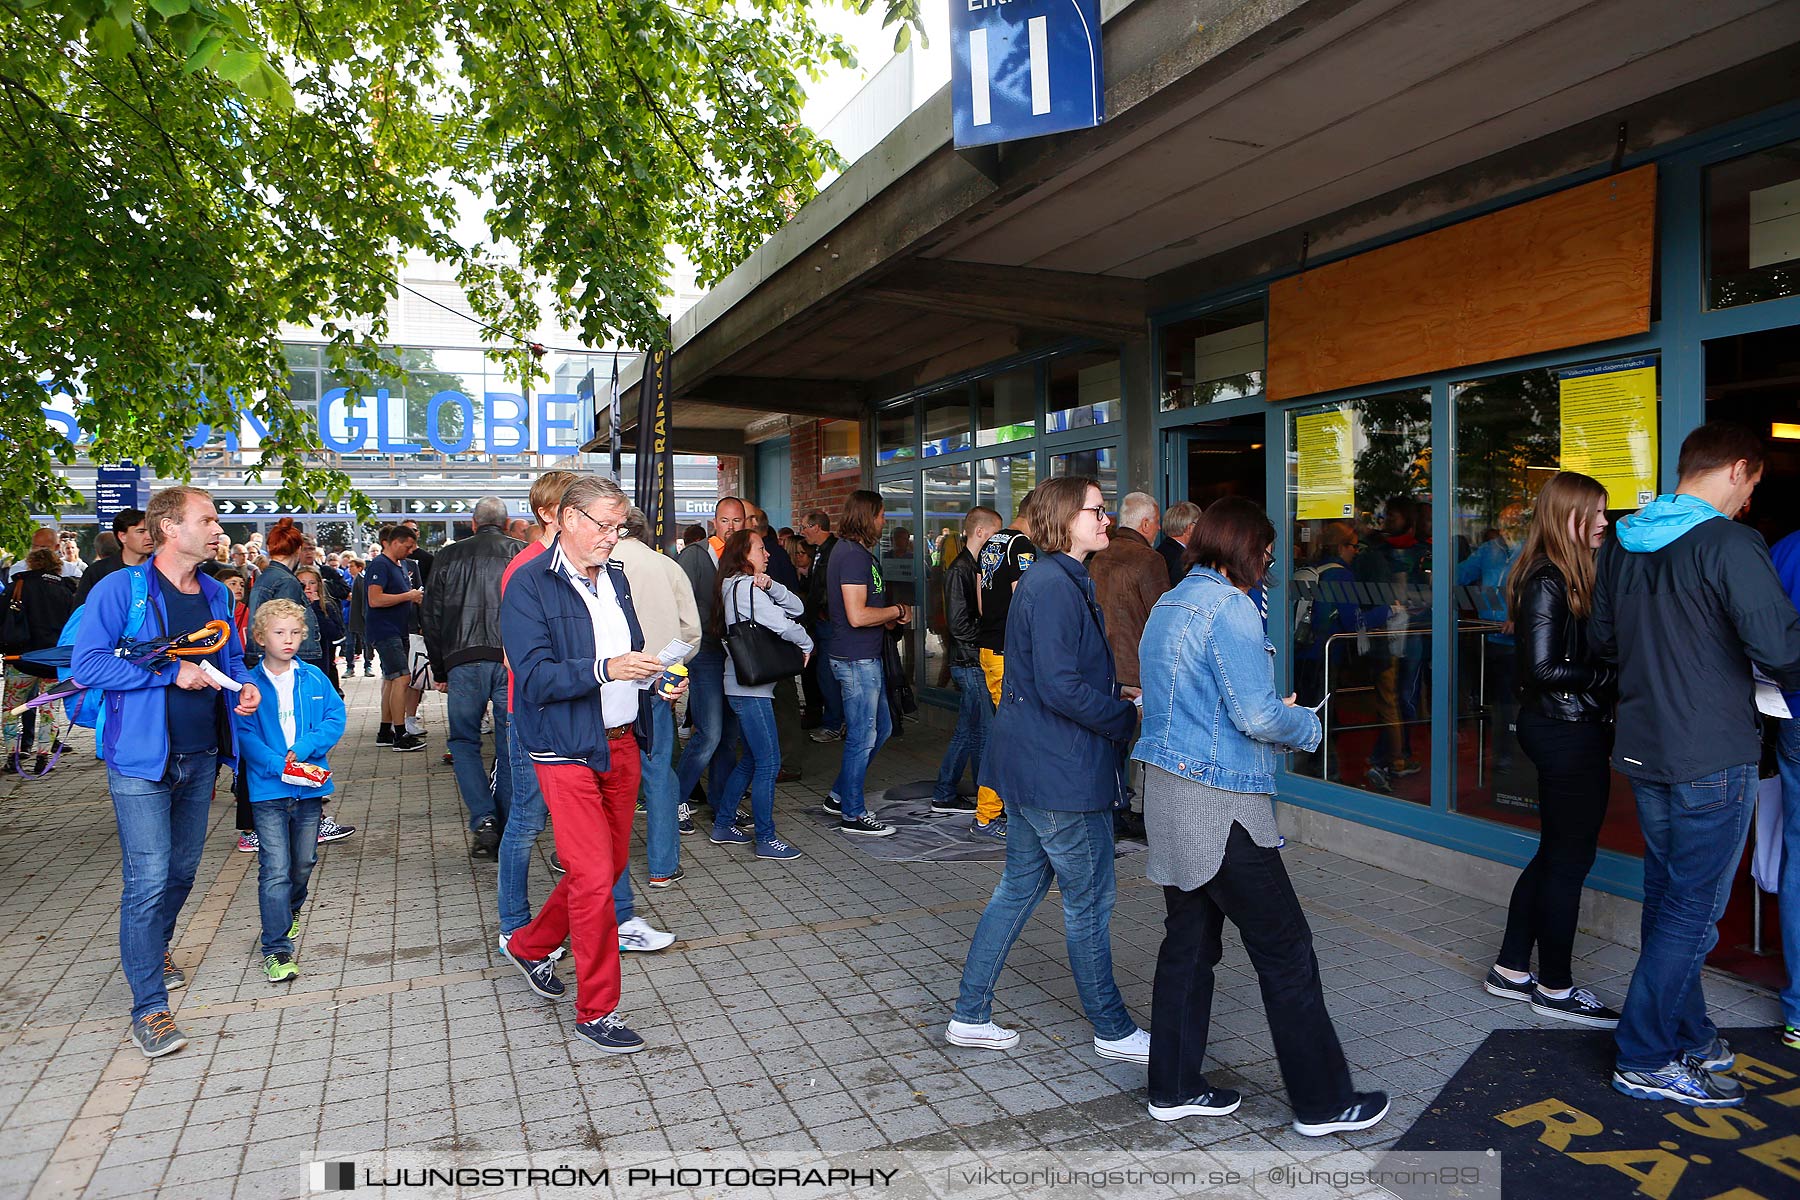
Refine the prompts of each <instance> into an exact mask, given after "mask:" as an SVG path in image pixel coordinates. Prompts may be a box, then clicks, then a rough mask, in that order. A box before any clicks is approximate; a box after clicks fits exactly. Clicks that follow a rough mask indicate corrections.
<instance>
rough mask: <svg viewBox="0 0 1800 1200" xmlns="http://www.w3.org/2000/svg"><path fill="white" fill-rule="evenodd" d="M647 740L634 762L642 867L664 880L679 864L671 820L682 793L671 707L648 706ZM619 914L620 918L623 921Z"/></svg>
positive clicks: (676, 834)
mask: <svg viewBox="0 0 1800 1200" xmlns="http://www.w3.org/2000/svg"><path fill="white" fill-rule="evenodd" d="M650 743H651V745H652V746H653V747H654V749H652V750H641V749H640V750H639V751H638V763H639V765H640V766H641V767H642V768H643V783H642V784H641V785H640V786H641V787H642V788H643V796H644V868H645V870H647V871H649V872H650V878H652V879H667V878H668V877H669V876H671V875H673V874H674V873H675V871H676V869H677V868H679V867H680V866H681V830H680V829H679V827H678V823H677V821H676V819H675V806H676V805H677V804H678V803H680V802H681V800H683V799H684V798H685V793H684V794H681V795H678V794H677V793H676V791H675V789H676V786H677V784H676V782H675V768H674V766H673V765H672V764H673V762H674V760H675V746H676V741H675V706H674V705H673V704H665V703H663V702H662V701H660V700H659V701H657V702H656V703H655V704H652V705H651V706H650ZM625 889H626V891H625V895H626V903H627V904H629V903H630V896H631V890H630V889H631V885H630V884H629V883H627V884H625ZM628 916H629V914H627V916H626V917H620V918H619V919H620V920H621V921H623V920H627V919H628Z"/></svg>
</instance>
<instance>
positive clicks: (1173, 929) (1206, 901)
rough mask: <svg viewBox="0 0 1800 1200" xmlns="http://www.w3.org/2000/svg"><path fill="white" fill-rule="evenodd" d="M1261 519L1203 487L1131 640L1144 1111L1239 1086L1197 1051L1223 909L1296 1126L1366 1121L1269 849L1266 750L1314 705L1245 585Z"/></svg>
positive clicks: (1312, 744) (1162, 1115)
mask: <svg viewBox="0 0 1800 1200" xmlns="http://www.w3.org/2000/svg"><path fill="white" fill-rule="evenodd" d="M1274 542H1275V528H1274V526H1272V525H1270V524H1269V519H1268V517H1266V516H1265V515H1263V511H1262V509H1260V508H1258V507H1257V506H1256V505H1255V504H1252V503H1251V502H1250V501H1248V500H1243V499H1239V498H1236V497H1232V498H1227V499H1223V500H1219V501H1216V502H1214V504H1213V505H1212V507H1210V508H1208V509H1207V510H1206V511H1205V512H1204V513H1202V514H1201V516H1200V520H1199V522H1198V523H1197V524H1196V525H1195V526H1194V534H1193V537H1192V538H1191V539H1189V541H1188V551H1187V556H1186V561H1187V563H1188V564H1189V571H1188V573H1187V575H1186V576H1184V577H1183V578H1182V581H1181V582H1180V583H1179V584H1177V585H1176V586H1175V588H1174V590H1173V591H1170V592H1168V593H1167V594H1165V595H1164V596H1163V598H1162V599H1161V600H1159V601H1158V602H1157V603H1156V606H1155V607H1154V608H1152V609H1151V610H1150V619H1149V621H1148V622H1146V624H1145V626H1144V636H1143V640H1142V641H1141V642H1140V643H1139V651H1138V658H1139V662H1140V670H1139V677H1140V679H1141V681H1142V683H1143V688H1144V697H1143V702H1144V723H1143V732H1142V735H1141V736H1140V737H1139V739H1138V743H1137V748H1136V750H1134V751H1133V753H1132V757H1133V758H1136V759H1138V760H1140V761H1141V762H1143V763H1144V764H1145V771H1144V825H1145V828H1146V831H1147V833H1148V837H1149V842H1150V861H1149V863H1148V864H1147V867H1146V873H1147V874H1148V875H1149V877H1150V880H1151V882H1153V883H1160V884H1162V885H1163V899H1164V901H1165V903H1166V904H1167V906H1168V918H1167V920H1166V921H1165V922H1164V928H1165V929H1166V930H1167V932H1166V934H1165V936H1164V938H1163V944H1162V950H1161V951H1160V952H1159V953H1158V955H1157V959H1156V984H1155V988H1154V990H1153V992H1152V996H1151V1013H1150V1016H1151V1023H1152V1025H1153V1027H1154V1028H1155V1029H1156V1039H1155V1041H1154V1042H1153V1043H1152V1045H1151V1048H1150V1115H1151V1116H1152V1117H1154V1118H1156V1119H1157V1120H1159V1121H1174V1120H1177V1119H1179V1118H1181V1117H1190V1116H1222V1115H1224V1114H1226V1113H1231V1112H1235V1111H1236V1110H1237V1107H1238V1103H1239V1099H1240V1097H1239V1095H1238V1093H1237V1092H1236V1091H1233V1090H1232V1089H1231V1088H1223V1087H1214V1086H1212V1085H1211V1084H1209V1083H1208V1082H1207V1081H1206V1075H1205V1074H1204V1072H1203V1070H1202V1067H1203V1065H1204V1060H1205V1058H1206V1040H1207V1034H1208V1029H1209V1025H1210V1022H1211V1019H1212V1000H1213V965H1214V964H1215V963H1217V962H1218V961H1219V954H1220V945H1221V942H1220V934H1221V933H1222V931H1223V929H1224V924H1225V921H1226V919H1227V918H1229V919H1230V921H1231V923H1232V924H1233V925H1236V926H1237V928H1238V933H1239V934H1240V935H1241V936H1242V937H1243V940H1244V948H1245V949H1246V950H1247V951H1249V954H1250V961H1251V963H1252V964H1253V965H1254V966H1255V967H1256V975H1257V981H1258V983H1260V984H1261V986H1262V995H1263V1007H1264V1009H1265V1011H1266V1013H1267V1016H1268V1020H1269V1032H1270V1034H1271V1035H1272V1036H1273V1038H1274V1041H1275V1057H1276V1059H1277V1061H1278V1062H1279V1063H1280V1066H1281V1077H1282V1081H1283V1082H1284V1083H1285V1084H1286V1085H1287V1091H1288V1100H1289V1103H1291V1104H1292V1105H1293V1109H1294V1128H1295V1130H1297V1131H1298V1132H1300V1133H1302V1134H1306V1135H1308V1136H1314V1137H1316V1136H1319V1135H1322V1134H1327V1133H1344V1132H1348V1131H1351V1130H1355V1129H1366V1128H1368V1127H1369V1126H1371V1125H1373V1124H1375V1123H1376V1122H1378V1121H1380V1120H1381V1119H1382V1117H1384V1116H1386V1115H1387V1108H1388V1098H1387V1095H1386V1094H1385V1093H1383V1092H1357V1091H1355V1090H1354V1089H1353V1088H1352V1087H1351V1084H1350V1069H1349V1067H1348V1065H1346V1063H1345V1062H1344V1051H1343V1048H1342V1047H1341V1046H1340V1045H1339V1044H1338V1037H1337V1031H1336V1030H1335V1029H1334V1028H1333V1027H1332V1024H1331V1014H1330V1013H1328V1012H1327V1011H1326V1009H1325V995H1324V990H1323V989H1322V988H1321V987H1320V985H1319V964H1318V960H1317V959H1316V958H1315V957H1314V956H1313V947H1312V931H1311V930H1310V929H1308V928H1307V924H1306V916H1305V914H1304V913H1302V912H1301V911H1300V902H1299V900H1298V899H1297V898H1296V897H1295V895H1294V887H1293V884H1292V883H1290V882H1289V881H1288V876H1287V870H1286V868H1285V867H1284V866H1283V865H1282V862H1281V854H1280V851H1279V850H1278V849H1277V847H1278V846H1279V838H1278V837H1277V835H1276V832H1275V806H1274V804H1273V802H1272V797H1273V795H1274V792H1275V765H1276V764H1275V756H1276V755H1277V754H1282V753H1285V752H1287V751H1290V750H1312V749H1314V748H1316V747H1317V746H1318V744H1319V737H1320V731H1319V718H1318V716H1317V715H1316V714H1315V713H1313V712H1312V711H1311V710H1310V709H1305V708H1297V707H1295V706H1294V698H1293V697H1292V696H1289V697H1287V698H1286V699H1285V700H1283V699H1281V698H1280V697H1278V696H1277V695H1276V693H1275V683H1274V680H1275V669H1274V662H1275V648H1274V647H1273V646H1272V645H1270V644H1269V640H1268V638H1267V636H1266V635H1265V634H1264V633H1263V623H1262V617H1261V614H1260V613H1259V612H1258V611H1257V607H1256V604H1255V602H1254V601H1252V600H1251V599H1250V596H1249V593H1250V592H1251V590H1252V589H1254V588H1256V587H1257V586H1258V585H1260V584H1261V583H1262V582H1263V579H1264V576H1265V575H1266V574H1267V573H1268V569H1269V564H1270V563H1271V562H1273V561H1274Z"/></svg>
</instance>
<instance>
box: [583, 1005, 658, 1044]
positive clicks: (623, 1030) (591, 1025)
mask: <svg viewBox="0 0 1800 1200" xmlns="http://www.w3.org/2000/svg"><path fill="white" fill-rule="evenodd" d="M575 1032H576V1033H578V1034H580V1035H581V1036H582V1037H584V1038H586V1039H587V1040H588V1041H590V1042H592V1043H593V1044H594V1045H595V1046H597V1047H599V1048H600V1049H602V1050H604V1051H606V1052H607V1053H608V1054H636V1053H637V1052H638V1051H639V1050H642V1049H643V1048H644V1039H643V1038H641V1037H639V1036H638V1035H637V1033H636V1032H635V1031H634V1030H633V1029H632V1028H631V1026H629V1025H627V1024H625V1020H624V1018H623V1017H621V1016H619V1014H618V1013H616V1012H613V1013H607V1014H606V1015H605V1016H604V1017H601V1018H600V1019H599V1020H598V1021H586V1022H583V1023H581V1024H578V1025H576V1026H575Z"/></svg>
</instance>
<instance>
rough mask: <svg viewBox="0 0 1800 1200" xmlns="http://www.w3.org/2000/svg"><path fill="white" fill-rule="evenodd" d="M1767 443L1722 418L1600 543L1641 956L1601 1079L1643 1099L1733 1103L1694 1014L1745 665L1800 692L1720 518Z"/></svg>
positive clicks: (1748, 737)
mask: <svg viewBox="0 0 1800 1200" xmlns="http://www.w3.org/2000/svg"><path fill="white" fill-rule="evenodd" d="M1762 471H1763V442H1762V439H1761V438H1760V437H1759V436H1757V434H1756V433H1755V431H1753V430H1750V429H1746V428H1744V427H1743V426H1741V425H1733V424H1730V423H1729V422H1725V421H1712V422H1709V423H1707V424H1705V425H1702V426H1701V427H1700V428H1698V429H1696V430H1694V432H1692V433H1690V434H1689V435H1688V436H1687V440H1686V441H1684V442H1682V444H1681V457H1680V460H1679V463H1678V466H1677V475H1678V477H1679V478H1678V482H1677V485H1676V489H1675V492H1674V494H1672V495H1667V496H1658V497H1657V498H1656V499H1655V500H1653V501H1652V502H1650V503H1649V504H1647V505H1645V506H1644V507H1643V508H1642V509H1641V510H1639V511H1638V512H1636V513H1634V514H1632V515H1631V516H1629V517H1624V518H1622V519H1621V520H1620V521H1619V523H1618V525H1617V526H1615V528H1616V529H1617V531H1618V533H1617V539H1616V540H1615V541H1611V542H1608V543H1607V544H1606V545H1604V546H1602V547H1601V549H1600V560H1599V562H1598V564H1597V566H1596V571H1595V580H1594V610H1593V615H1592V617H1591V618H1590V619H1589V621H1588V640H1589V642H1590V643H1591V644H1592V645H1593V647H1594V649H1595V650H1596V651H1597V652H1598V653H1599V654H1600V655H1601V657H1603V658H1608V659H1616V660H1617V662H1618V664H1619V720H1618V735H1617V738H1616V740H1615V741H1614V743H1613V766H1614V767H1615V768H1617V770H1618V771H1619V772H1620V773H1621V774H1623V775H1625V776H1627V777H1628V778H1629V779H1630V780H1631V789H1632V792H1633V793H1634V794H1635V796H1636V798H1637V810H1638V824H1639V825H1640V826H1641V827H1642V829H1643V833H1644V916H1643V938H1642V946H1641V948H1640V950H1639V952H1638V963H1637V969H1636V970H1635V971H1634V972H1633V973H1632V976H1631V988H1630V990H1629V991H1628V992H1627V993H1626V995H1625V1008H1624V1010H1623V1012H1622V1014H1621V1016H1620V1019H1619V1027H1618V1029H1617V1031H1616V1032H1615V1033H1614V1035H1613V1036H1614V1039H1615V1040H1616V1041H1617V1042H1618V1059H1617V1061H1616V1063H1615V1069H1614V1071H1613V1077H1612V1084H1613V1087H1614V1088H1616V1089H1617V1090H1619V1091H1621V1092H1623V1093H1625V1094H1626V1095H1627V1096H1632V1097H1635V1098H1637V1099H1640V1100H1671V1101H1674V1102H1675V1103H1677V1104H1687V1105H1692V1106H1695V1107H1699V1108H1727V1107H1733V1106H1736V1105H1741V1104H1742V1103H1743V1102H1744V1088H1743V1085H1742V1084H1740V1083H1739V1082H1738V1081H1737V1080H1735V1079H1733V1078H1731V1077H1730V1076H1729V1075H1726V1074H1725V1073H1724V1072H1726V1071H1729V1070H1730V1069H1731V1067H1732V1065H1733V1063H1735V1062H1736V1056H1735V1055H1734V1054H1732V1052H1731V1048H1730V1047H1729V1046H1727V1045H1726V1044H1725V1041H1724V1039H1723V1038H1721V1037H1719V1031H1718V1029H1717V1028H1716V1027H1715V1026H1714V1025H1713V1023H1712V1020H1711V1018H1709V1017H1708V1016H1707V1015H1706V997H1705V995H1704V994H1703V992H1702V991H1701V986H1700V966H1701V964H1702V963H1703V962H1704V961H1705V959H1706V955H1707V952H1708V951H1710V950H1711V949H1712V948H1713V946H1715V945H1716V944H1718V940H1719V931H1718V929H1717V928H1716V926H1717V925H1718V922H1719V918H1720V917H1722V916H1724V915H1725V903H1726V901H1727V900H1728V899H1729V898H1730V895H1731V880H1732V876H1733V875H1734V874H1735V873H1736V870H1737V864H1738V859H1739V858H1740V857H1741V856H1742V855H1743V853H1744V839H1745V838H1746V837H1748V836H1749V832H1750V817H1751V813H1752V810H1753V807H1754V805H1755V803H1756V788H1757V764H1758V761H1759V760H1760V759H1761V757H1762V733H1761V730H1760V728H1759V724H1758V720H1757V715H1756V699H1755V691H1756V689H1755V684H1754V682H1753V679H1752V672H1751V668H1752V666H1753V665H1754V666H1757V667H1760V668H1762V670H1763V671H1764V672H1766V673H1767V674H1768V675H1770V676H1771V677H1773V678H1774V680H1775V681H1776V682H1777V683H1778V684H1780V685H1781V686H1782V687H1784V688H1788V689H1790V690H1796V689H1800V614H1797V613H1796V612H1795V611H1794V605H1793V602H1792V601H1790V600H1789V599H1788V597H1787V593H1786V592H1785V591H1783V590H1782V587H1781V580H1780V579H1778V578H1777V577H1776V575H1775V568H1774V567H1773V566H1772V565H1771V564H1770V562H1769V550H1768V547H1767V546H1766V545H1764V544H1763V540H1762V535H1760V534H1758V533H1757V532H1756V530H1754V529H1752V528H1750V527H1749V526H1748V525H1741V524H1739V523H1738V522H1736V521H1734V520H1732V519H1731V518H1732V517H1734V516H1735V515H1737V513H1738V512H1739V511H1741V510H1742V509H1743V507H1744V506H1745V505H1746V504H1748V503H1749V502H1750V496H1751V493H1753V492H1754V491H1755V490H1756V485H1757V482H1758V481H1759V480H1761V479H1762Z"/></svg>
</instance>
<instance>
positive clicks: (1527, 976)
mask: <svg viewBox="0 0 1800 1200" xmlns="http://www.w3.org/2000/svg"><path fill="white" fill-rule="evenodd" d="M1605 532H1606V489H1605V488H1604V487H1602V486H1601V485H1600V484H1599V482H1598V481H1596V480H1594V479H1590V478H1589V477H1588V476H1586V475H1582V474H1579V473H1577V472H1575V471H1559V472H1558V473H1557V474H1555V475H1553V476H1552V477H1551V478H1550V481H1549V482H1548V483H1546V484H1545V485H1544V489H1543V491H1541V492H1539V493H1538V498H1537V504H1536V505H1535V507H1534V508H1533V512H1532V519H1531V528H1530V530H1529V531H1528V532H1527V533H1526V535H1525V544H1524V546H1523V547H1522V548H1521V549H1520V551H1519V557H1518V558H1517V559H1516V560H1515V561H1514V563H1513V568H1512V572H1511V574H1510V575H1509V576H1508V578H1507V582H1506V599H1507V611H1508V612H1509V613H1511V615H1512V623H1513V628H1514V631H1515V633H1514V638H1515V642H1514V645H1515V651H1514V652H1515V656H1516V658H1515V667H1516V671H1517V673H1516V676H1515V678H1516V679H1517V684H1516V691H1517V695H1518V701H1519V718H1518V720H1519V744H1520V745H1521V746H1523V747H1524V749H1525V753H1526V754H1527V755H1528V756H1530V758H1531V761H1532V763H1533V764H1534V765H1535V766H1536V767H1537V773H1538V820H1539V822H1540V826H1541V832H1540V834H1539V837H1538V849H1537V854H1536V855H1534V856H1533V857H1532V860H1531V862H1530V863H1529V864H1527V866H1526V867H1525V870H1524V871H1523V872H1522V873H1521V874H1520V875H1519V881H1518V883H1517V884H1515V885H1514V887H1513V894H1512V904H1511V906H1510V908H1509V909H1508V911H1507V916H1506V934H1505V937H1504V938H1503V940H1502V941H1501V944H1500V953H1499V955H1498V957H1497V958H1496V959H1495V962H1494V966H1493V968H1492V969H1491V970H1490V971H1488V974H1487V980H1486V984H1485V986H1486V989H1487V991H1488V992H1489V993H1491V994H1492V995H1495V996H1500V997H1503V998H1505V999H1512V1000H1524V1001H1526V1002H1528V1003H1529V1004H1530V1005H1531V1009H1532V1011H1533V1012H1536V1013H1540V1014H1542V1015H1544V1016H1548V1017H1557V1018H1560V1019H1561V1020H1565V1021H1573V1022H1575V1023H1576V1024H1578V1025H1587V1026H1591V1027H1593V1028H1597V1029H1612V1028H1614V1027H1616V1026H1617V1025H1618V1023H1619V1014H1618V1012H1617V1011H1615V1010H1614V1009H1611V1008H1609V1007H1607V1006H1606V1005H1604V1004H1602V1003H1601V1002H1600V1000H1599V999H1598V998H1597V997H1596V996H1595V995H1594V993H1593V992H1591V991H1589V990H1588V989H1586V988H1578V987H1576V986H1575V981H1574V979H1573V977H1572V967H1571V963H1570V959H1571V956H1572V954H1573V951H1574V944H1575V924H1576V921H1577V919H1578V918H1579V917H1580V914H1581V888H1582V885H1583V883H1584V882H1585V881H1586V879H1587V874H1588V870H1589V869H1590V868H1591V867H1592V866H1593V865H1594V854H1595V852H1596V850H1597V849H1598V848H1599V844H1600V826H1601V823H1602V822H1604V821H1605V820H1606V801H1607V796H1608V794H1609V793H1610V792H1611V790H1612V767H1611V766H1610V765H1609V762H1608V759H1609V758H1610V757H1611V754H1612V741H1613V704H1614V698H1615V693H1616V691H1617V684H1618V672H1617V670H1616V669H1615V668H1614V667H1613V666H1612V664H1610V663H1608V662H1605V661H1603V660H1601V659H1600V657H1599V656H1598V655H1597V654H1596V653H1595V651H1594V649H1593V648H1592V647H1591V646H1590V645H1589V644H1588V637H1587V621H1588V615H1589V614H1590V613H1591V612H1592V611H1593V597H1594V554H1595V551H1596V550H1598V549H1599V547H1600V542H1601V540H1602V538H1603V537H1604V535H1605ZM1533 947H1535V948H1536V949H1537V953H1538V970H1537V974H1535V975H1533V974H1532V972H1531V952H1532V949H1533Z"/></svg>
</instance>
